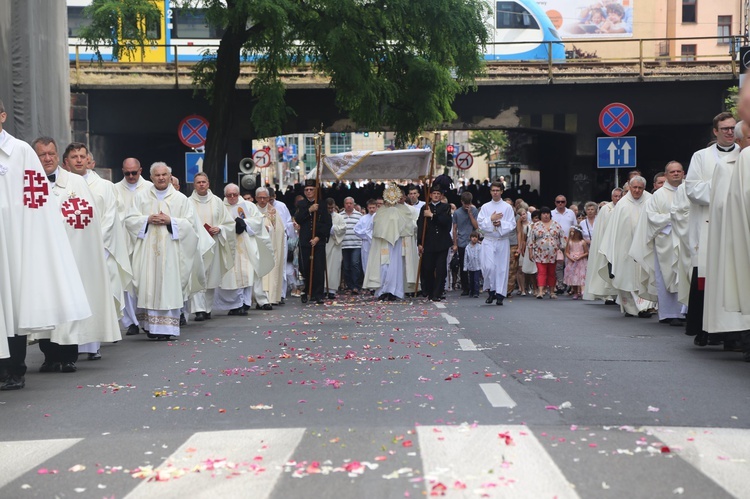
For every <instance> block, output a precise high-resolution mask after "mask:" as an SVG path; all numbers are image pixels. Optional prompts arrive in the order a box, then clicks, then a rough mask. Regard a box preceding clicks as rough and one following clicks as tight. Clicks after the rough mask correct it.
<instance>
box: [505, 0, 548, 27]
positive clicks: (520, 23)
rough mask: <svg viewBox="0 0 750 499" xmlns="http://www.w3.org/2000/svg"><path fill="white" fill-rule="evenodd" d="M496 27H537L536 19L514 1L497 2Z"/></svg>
mask: <svg viewBox="0 0 750 499" xmlns="http://www.w3.org/2000/svg"><path fill="white" fill-rule="evenodd" d="M496 9H497V17H496V21H497V22H496V26H495V27H496V28H497V29H539V24H537V22H536V19H534V16H532V15H531V13H530V12H529V11H528V10H526V8H525V7H524V6H523V5H521V4H519V3H516V2H497V4H496Z"/></svg>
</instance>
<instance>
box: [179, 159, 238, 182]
mask: <svg viewBox="0 0 750 499" xmlns="http://www.w3.org/2000/svg"><path fill="white" fill-rule="evenodd" d="M204 157H205V154H203V153H202V152H186V153H185V182H187V183H189V184H192V183H193V181H194V180H195V174H196V173H198V172H202V171H203V158H204ZM227 175H228V164H227V156H224V183H227V182H228V180H227Z"/></svg>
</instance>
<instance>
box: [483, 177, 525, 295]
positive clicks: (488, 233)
mask: <svg viewBox="0 0 750 499" xmlns="http://www.w3.org/2000/svg"><path fill="white" fill-rule="evenodd" d="M504 190H505V186H504V184H503V183H502V182H492V184H491V185H490V194H491V195H492V200H491V201H489V202H487V203H484V204H483V205H482V207H481V208H480V210H479V215H478V216H477V225H478V226H479V230H480V231H482V234H483V235H484V240H483V241H482V277H483V278H484V289H485V290H487V291H489V296H488V297H487V300H486V303H488V304H489V303H492V301H494V300H497V305H502V304H503V299H504V298H505V293H507V291H508V267H509V266H510V236H511V233H513V232H515V231H516V214H515V212H514V211H513V207H512V206H511V205H509V204H508V203H506V202H505V201H503V192H504Z"/></svg>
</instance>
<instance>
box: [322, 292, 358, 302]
mask: <svg viewBox="0 0 750 499" xmlns="http://www.w3.org/2000/svg"><path fill="white" fill-rule="evenodd" d="M352 294H354V293H352ZM335 298H336V293H328V299H329V300H333V299H335Z"/></svg>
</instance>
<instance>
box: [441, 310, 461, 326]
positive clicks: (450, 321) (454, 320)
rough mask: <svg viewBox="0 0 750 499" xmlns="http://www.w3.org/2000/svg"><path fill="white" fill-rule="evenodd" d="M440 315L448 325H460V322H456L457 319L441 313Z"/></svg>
mask: <svg viewBox="0 0 750 499" xmlns="http://www.w3.org/2000/svg"><path fill="white" fill-rule="evenodd" d="M440 315H442V316H443V319H445V320H446V321H447V322H448V324H451V325H456V324H461V323H460V322H458V319H456V318H455V317H453V316H452V315H448V314H446V313H445V312H443V313H442V314H440Z"/></svg>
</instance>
